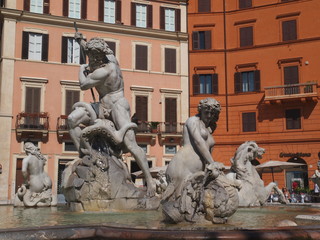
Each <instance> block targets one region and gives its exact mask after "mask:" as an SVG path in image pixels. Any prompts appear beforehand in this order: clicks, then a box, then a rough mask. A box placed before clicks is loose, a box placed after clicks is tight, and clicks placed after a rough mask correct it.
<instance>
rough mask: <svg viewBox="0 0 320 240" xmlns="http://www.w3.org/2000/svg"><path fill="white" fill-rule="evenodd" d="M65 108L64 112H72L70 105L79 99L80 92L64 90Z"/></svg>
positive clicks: (67, 113)
mask: <svg viewBox="0 0 320 240" xmlns="http://www.w3.org/2000/svg"><path fill="white" fill-rule="evenodd" d="M65 100H66V108H65V114H66V115H69V114H70V113H71V112H72V106H73V104H75V103H76V102H79V101H80V92H79V91H76V90H66V99H65Z"/></svg>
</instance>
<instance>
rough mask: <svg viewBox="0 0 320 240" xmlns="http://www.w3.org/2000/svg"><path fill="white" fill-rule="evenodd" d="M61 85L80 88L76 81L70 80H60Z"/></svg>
mask: <svg viewBox="0 0 320 240" xmlns="http://www.w3.org/2000/svg"><path fill="white" fill-rule="evenodd" d="M60 84H61V85H67V86H80V83H79V82H78V81H71V80H61V81H60Z"/></svg>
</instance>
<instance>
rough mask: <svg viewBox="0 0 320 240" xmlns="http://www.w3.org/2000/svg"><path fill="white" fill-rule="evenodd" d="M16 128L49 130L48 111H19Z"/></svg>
mask: <svg viewBox="0 0 320 240" xmlns="http://www.w3.org/2000/svg"><path fill="white" fill-rule="evenodd" d="M16 129H26V130H48V129H49V116H48V113H46V112H42V113H25V112H22V113H19V114H18V115H17V121H16Z"/></svg>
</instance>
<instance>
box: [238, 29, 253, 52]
mask: <svg viewBox="0 0 320 240" xmlns="http://www.w3.org/2000/svg"><path fill="white" fill-rule="evenodd" d="M239 31H240V47H248V46H252V45H253V27H243V28H240V29H239Z"/></svg>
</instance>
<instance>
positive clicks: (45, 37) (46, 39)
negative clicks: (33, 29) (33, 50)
mask: <svg viewBox="0 0 320 240" xmlns="http://www.w3.org/2000/svg"><path fill="white" fill-rule="evenodd" d="M48 50H49V35H48V34H42V56H41V60H42V61H48Z"/></svg>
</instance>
